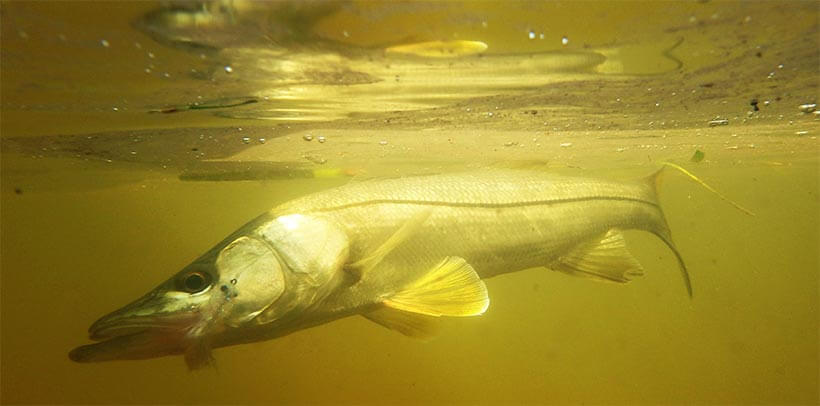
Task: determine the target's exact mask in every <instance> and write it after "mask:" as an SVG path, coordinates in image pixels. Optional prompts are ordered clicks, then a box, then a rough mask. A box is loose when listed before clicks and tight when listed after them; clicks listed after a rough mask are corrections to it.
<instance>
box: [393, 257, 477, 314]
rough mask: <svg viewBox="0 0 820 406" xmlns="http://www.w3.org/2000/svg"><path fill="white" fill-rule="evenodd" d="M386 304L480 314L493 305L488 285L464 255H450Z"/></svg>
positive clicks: (418, 310) (421, 310) (414, 309)
mask: <svg viewBox="0 0 820 406" xmlns="http://www.w3.org/2000/svg"><path fill="white" fill-rule="evenodd" d="M384 305H385V306H387V307H390V308H393V309H397V310H403V311H406V312H411V313H418V314H426V315H428V316H436V317H438V316H478V315H481V314H483V313H484V312H485V311H486V310H487V307H488V306H489V305H490V298H489V297H488V296H487V287H486V286H485V285H484V282H483V281H482V280H481V278H480V277H479V276H478V274H477V273H476V272H475V270H474V269H473V267H472V266H470V264H468V263H467V261H465V260H464V259H463V258H459V257H447V258H445V259H444V260H443V261H441V263H439V264H438V265H436V266H435V267H434V268H433V269H431V270H430V271H429V272H427V273H426V274H425V275H424V276H422V277H421V278H419V279H418V280H416V281H415V282H413V283H411V284H410V285H409V286H406V287H405V288H404V289H403V290H401V291H399V292H397V293H395V294H394V295H392V296H391V297H389V298H388V299H387V300H385V301H384Z"/></svg>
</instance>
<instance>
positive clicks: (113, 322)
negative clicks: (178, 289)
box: [68, 292, 202, 362]
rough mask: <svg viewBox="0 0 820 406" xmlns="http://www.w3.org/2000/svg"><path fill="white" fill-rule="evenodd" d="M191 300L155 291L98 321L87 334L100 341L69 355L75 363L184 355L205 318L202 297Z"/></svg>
mask: <svg viewBox="0 0 820 406" xmlns="http://www.w3.org/2000/svg"><path fill="white" fill-rule="evenodd" d="M177 296H179V297H177ZM183 296H187V297H186V298H183ZM191 299H192V298H191V297H190V296H189V295H178V294H169V293H156V292H152V293H151V294H148V295H146V296H144V297H142V298H140V299H139V300H137V301H135V302H133V303H131V304H129V305H127V306H125V307H123V308H121V309H119V310H117V311H114V312H112V313H110V314H108V315H106V316H103V317H102V318H100V319H99V320H97V321H96V322H95V323H94V324H92V325H91V327H90V328H89V329H88V335H89V338H90V339H92V340H94V341H99V342H98V343H95V344H89V345H83V346H80V347H77V348H75V349H74V350H72V351H71V352H70V353H69V355H68V356H69V358H70V359H71V360H73V361H76V362H99V361H112V360H125V359H145V358H155V357H161V356H165V355H173V354H182V353H184V352H185V351H186V348H187V347H188V346H189V345H190V341H191V337H188V333H189V331H190V329H191V327H192V326H194V325H196V323H197V322H198V321H199V320H200V319H201V318H202V315H201V314H200V313H199V312H198V311H197V309H198V305H197V303H196V302H199V300H196V299H194V300H191Z"/></svg>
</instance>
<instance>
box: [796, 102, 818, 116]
mask: <svg viewBox="0 0 820 406" xmlns="http://www.w3.org/2000/svg"><path fill="white" fill-rule="evenodd" d="M798 108H799V109H800V111H802V112H804V113H806V114H808V113H811V112H813V111H815V110H817V103H806V104H801V105H800V106H799V107H798Z"/></svg>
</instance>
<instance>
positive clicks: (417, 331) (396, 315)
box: [362, 307, 439, 340]
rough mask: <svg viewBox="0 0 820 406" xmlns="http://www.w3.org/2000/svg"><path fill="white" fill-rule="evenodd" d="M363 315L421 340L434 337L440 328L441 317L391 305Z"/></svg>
mask: <svg viewBox="0 0 820 406" xmlns="http://www.w3.org/2000/svg"><path fill="white" fill-rule="evenodd" d="M362 316H364V317H366V318H367V319H368V320H370V321H373V322H375V323H378V324H380V325H382V326H384V327H387V328H389V329H391V330H395V331H398V332H399V333H402V334H404V335H406V336H408V337H413V338H418V339H421V340H427V339H430V338H432V337H433V336H434V335H436V333H437V332H438V330H439V319H438V318H436V317H432V316H427V315H424V314H418V313H410V312H405V311H401V310H396V309H391V308H389V307H379V308H378V309H376V310H373V311H371V312H369V313H365V314H362Z"/></svg>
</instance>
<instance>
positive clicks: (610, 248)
mask: <svg viewBox="0 0 820 406" xmlns="http://www.w3.org/2000/svg"><path fill="white" fill-rule="evenodd" d="M549 268H550V269H553V270H556V271H560V272H564V273H568V274H570V275H575V276H582V277H586V278H591V279H595V280H599V281H604V282H618V283H626V282H629V281H630V280H631V279H632V277H634V276H641V275H643V267H642V266H641V264H640V263H639V262H638V260H637V259H635V257H633V256H632V254H630V253H629V250H627V249H626V241H624V237H623V234H622V233H621V231H620V230H618V229H614V228H613V229H611V230H609V231H607V232H606V234H604V235H603V236H601V237H599V238H595V239H592V240H590V241H587V242H585V243H582V244H580V245H579V246H577V247H575V249H573V250H572V251H570V252H569V253H568V254H566V255H563V256H561V257H560V258H558V260H557V261H555V262H554V263H552V264H551V265H549Z"/></svg>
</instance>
